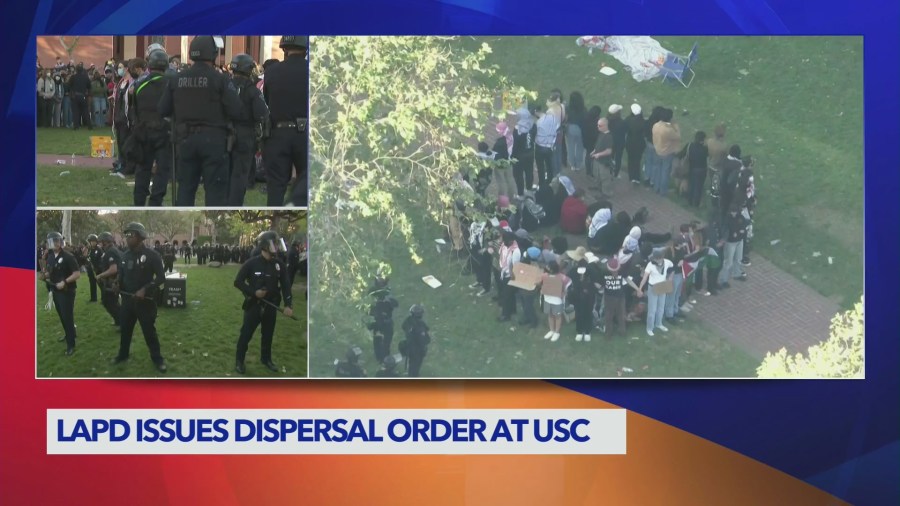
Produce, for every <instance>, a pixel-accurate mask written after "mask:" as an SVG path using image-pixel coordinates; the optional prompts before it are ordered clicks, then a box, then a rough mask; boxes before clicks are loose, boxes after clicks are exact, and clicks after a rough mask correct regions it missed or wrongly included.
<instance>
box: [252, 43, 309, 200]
mask: <svg viewBox="0 0 900 506" xmlns="http://www.w3.org/2000/svg"><path fill="white" fill-rule="evenodd" d="M305 39H306V37H300V36H293V35H288V36H283V37H282V38H281V47H282V48H286V47H305V46H306V40H305ZM263 95H264V96H265V99H266V103H267V104H269V118H270V121H271V132H270V133H269V137H268V139H266V144H265V147H264V149H263V159H264V162H263V165H264V166H265V169H266V182H267V190H266V193H267V195H268V198H267V205H268V206H270V207H272V206H274V207H279V206H283V205H284V198H285V193H286V191H287V185H288V181H290V179H291V172H292V171H291V167H292V166H293V167H296V169H297V181H296V184H295V186H294V191H293V196H292V200H293V203H294V205H296V206H306V205H307V195H306V193H307V179H306V170H307V165H308V160H307V149H308V146H307V137H308V136H307V124H306V123H307V116H308V110H309V67H308V65H307V61H306V57H305V56H304V55H300V54H294V55H291V56H288V57H287V58H285V59H284V61H282V62H281V63H279V64H278V65H274V66H272V67H270V68H269V69H268V70H266V78H265V79H264V80H263Z"/></svg>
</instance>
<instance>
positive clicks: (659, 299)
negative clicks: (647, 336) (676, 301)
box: [647, 287, 666, 332]
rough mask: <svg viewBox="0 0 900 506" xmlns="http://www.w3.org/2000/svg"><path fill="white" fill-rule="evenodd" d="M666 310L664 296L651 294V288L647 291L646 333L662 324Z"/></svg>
mask: <svg viewBox="0 0 900 506" xmlns="http://www.w3.org/2000/svg"><path fill="white" fill-rule="evenodd" d="M665 310H666V294H662V295H657V294H655V293H653V287H650V288H648V289H647V332H652V331H653V329H655V328H656V327H659V326H661V325H662V324H663V314H664V313H665Z"/></svg>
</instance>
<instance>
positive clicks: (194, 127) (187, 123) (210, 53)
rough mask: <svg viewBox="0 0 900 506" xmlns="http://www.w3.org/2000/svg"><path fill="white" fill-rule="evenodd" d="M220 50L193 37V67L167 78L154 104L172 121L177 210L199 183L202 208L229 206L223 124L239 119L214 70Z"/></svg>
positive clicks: (190, 200)
mask: <svg viewBox="0 0 900 506" xmlns="http://www.w3.org/2000/svg"><path fill="white" fill-rule="evenodd" d="M218 55H219V49H218V46H217V45H216V42H215V40H214V39H213V37H210V36H200V37H194V39H193V40H192V41H191V47H190V58H191V60H193V62H194V64H193V65H192V66H191V67H190V68H188V69H187V70H184V71H182V72H181V73H180V74H178V77H177V78H174V79H170V80H169V85H168V88H167V89H166V91H165V93H164V94H163V96H162V99H161V100H160V103H159V113H160V115H161V116H163V117H173V120H174V123H175V125H174V128H175V135H174V139H175V141H174V142H175V144H176V153H177V154H176V157H177V160H176V162H175V181H176V182H177V183H178V190H177V195H176V196H175V205H176V206H186V207H193V206H194V201H195V199H196V195H197V188H198V187H199V186H200V182H201V181H202V182H203V189H204V190H205V192H206V202H205V204H206V206H207V207H216V206H225V205H227V203H228V153H227V150H228V141H227V135H228V124H229V122H230V121H234V120H237V119H240V114H241V103H240V100H239V99H238V96H237V91H236V90H235V88H234V84H232V82H231V81H230V80H229V79H228V78H226V77H225V76H223V75H222V74H221V73H219V72H218V71H216V69H215V67H214V66H213V63H214V62H215V60H216V58H217V57H218Z"/></svg>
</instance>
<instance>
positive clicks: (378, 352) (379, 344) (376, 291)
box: [368, 276, 400, 364]
mask: <svg viewBox="0 0 900 506" xmlns="http://www.w3.org/2000/svg"><path fill="white" fill-rule="evenodd" d="M369 295H371V296H372V297H374V298H375V302H374V303H372V305H371V306H370V307H369V316H371V317H372V318H373V320H374V321H372V322H371V323H369V325H368V327H369V330H371V331H372V343H373V344H374V346H375V359H376V360H377V361H378V363H379V364H380V363H381V362H382V361H383V360H384V357H386V356H388V355H390V354H391V341H392V340H393V339H394V319H393V313H394V308H396V307H397V306H399V305H400V304H399V303H398V302H397V299H395V298H393V297H391V289H390V288H389V287H388V280H387V278H383V277H380V276H379V277H377V278H375V283H374V285H373V288H372V291H371V292H369Z"/></svg>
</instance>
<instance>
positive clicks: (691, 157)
mask: <svg viewBox="0 0 900 506" xmlns="http://www.w3.org/2000/svg"><path fill="white" fill-rule="evenodd" d="M684 149H685V151H684V158H685V161H684V162H683V163H687V165H688V177H689V184H688V203H690V205H692V206H694V207H700V203H701V201H702V200H703V188H704V186H705V185H706V173H707V172H708V170H709V169H708V168H707V164H708V161H709V148H707V147H706V132H697V133H696V134H694V142H692V143H690V144H688V145H687V147H685V148H684Z"/></svg>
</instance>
